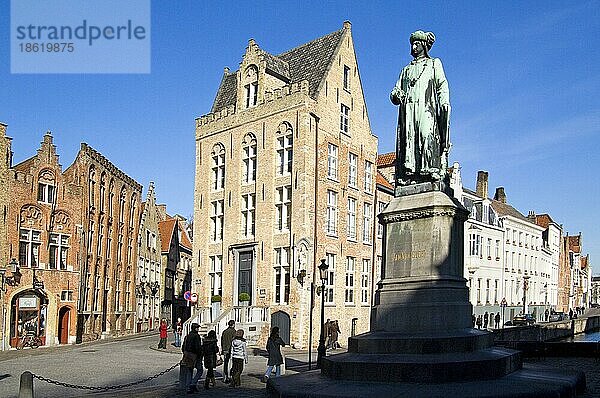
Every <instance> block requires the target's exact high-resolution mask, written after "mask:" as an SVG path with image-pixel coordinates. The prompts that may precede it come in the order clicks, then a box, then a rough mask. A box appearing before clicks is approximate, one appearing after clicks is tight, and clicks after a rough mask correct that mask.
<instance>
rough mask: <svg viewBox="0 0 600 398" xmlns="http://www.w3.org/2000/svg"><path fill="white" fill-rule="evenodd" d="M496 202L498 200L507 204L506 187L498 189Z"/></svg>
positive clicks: (495, 196) (495, 197)
mask: <svg viewBox="0 0 600 398" xmlns="http://www.w3.org/2000/svg"><path fill="white" fill-rule="evenodd" d="M494 200H497V201H498V202H500V203H506V194H505V193H504V187H498V188H496V194H495V195H494Z"/></svg>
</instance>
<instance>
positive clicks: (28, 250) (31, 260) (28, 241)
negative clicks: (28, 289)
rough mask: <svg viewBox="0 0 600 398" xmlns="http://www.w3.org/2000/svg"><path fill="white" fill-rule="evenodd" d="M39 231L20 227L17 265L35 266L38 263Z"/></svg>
mask: <svg viewBox="0 0 600 398" xmlns="http://www.w3.org/2000/svg"><path fill="white" fill-rule="evenodd" d="M40 236H41V232H40V231H34V230H31V229H25V228H22V229H21V230H20V231H19V265H20V266H22V267H31V268H37V267H38V266H39V263H40V244H41V240H40Z"/></svg>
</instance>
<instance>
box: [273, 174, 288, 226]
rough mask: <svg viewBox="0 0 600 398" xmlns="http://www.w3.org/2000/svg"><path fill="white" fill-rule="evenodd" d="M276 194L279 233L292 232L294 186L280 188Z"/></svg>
mask: <svg viewBox="0 0 600 398" xmlns="http://www.w3.org/2000/svg"><path fill="white" fill-rule="evenodd" d="M276 192H277V197H276V200H277V201H276V202H275V207H276V209H277V231H279V232H286V231H289V230H290V228H291V223H292V186H291V185H285V186H283V187H279V188H277V189H276Z"/></svg>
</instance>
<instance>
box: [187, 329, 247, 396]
mask: <svg viewBox="0 0 600 398" xmlns="http://www.w3.org/2000/svg"><path fill="white" fill-rule="evenodd" d="M199 327H200V325H198V324H197V323H192V325H191V330H190V333H188V335H187V336H185V339H184V341H183V345H182V347H181V351H182V352H183V359H182V361H181V363H180V385H181V387H183V388H187V392H188V393H189V394H191V393H195V392H198V387H197V385H198V382H199V381H200V378H201V377H202V373H203V372H204V368H206V377H205V378H204V389H206V390H208V389H210V388H211V387H215V385H216V382H215V368H216V367H217V366H218V365H220V362H221V358H220V357H219V346H218V344H217V333H216V332H215V331H214V330H211V331H209V332H208V334H207V335H206V337H205V338H204V339H202V338H201V337H200V334H199V333H198V328H199ZM221 347H223V350H222V351H221V354H222V355H223V356H224V358H225V359H226V360H227V362H225V361H223V365H224V366H223V373H224V375H225V376H224V379H223V381H224V382H225V383H229V385H230V386H231V387H239V386H240V376H241V374H242V370H243V369H244V363H248V354H247V350H246V339H244V331H243V330H242V329H238V330H235V321H229V324H228V327H227V329H225V330H224V331H223V334H222V335H221ZM229 359H231V360H232V362H233V366H232V368H231V378H230V377H229V374H230V372H229ZM194 370H195V372H194Z"/></svg>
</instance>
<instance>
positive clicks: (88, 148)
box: [81, 142, 142, 191]
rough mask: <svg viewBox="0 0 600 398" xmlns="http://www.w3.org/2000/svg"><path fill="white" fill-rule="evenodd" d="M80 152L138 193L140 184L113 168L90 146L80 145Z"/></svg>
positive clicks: (140, 187)
mask: <svg viewBox="0 0 600 398" xmlns="http://www.w3.org/2000/svg"><path fill="white" fill-rule="evenodd" d="M81 151H83V152H84V153H85V154H86V155H87V156H89V157H90V158H92V159H94V160H95V161H97V162H98V163H100V164H101V165H102V166H104V167H105V168H107V169H108V170H109V171H110V172H111V173H112V174H114V175H115V176H117V177H119V178H120V179H121V180H123V181H125V182H127V183H128V184H129V185H132V186H133V187H134V188H136V189H137V190H139V191H141V190H142V184H140V183H139V182H137V181H136V180H134V179H133V178H132V177H130V176H129V175H127V174H126V173H125V172H124V171H123V170H121V169H119V168H118V167H117V166H115V164H114V163H113V162H111V161H110V160H108V158H106V157H105V156H104V155H103V154H101V153H100V152H99V151H97V150H95V149H94V148H92V147H91V146H89V145H88V144H87V143H85V142H82V143H81Z"/></svg>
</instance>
